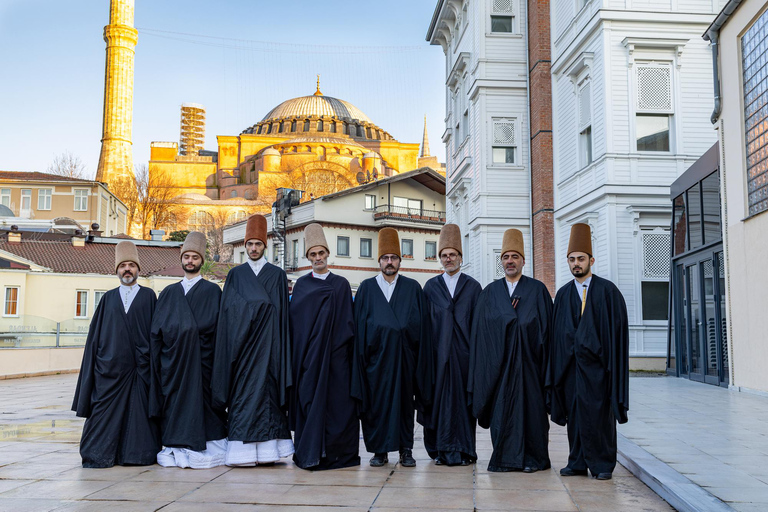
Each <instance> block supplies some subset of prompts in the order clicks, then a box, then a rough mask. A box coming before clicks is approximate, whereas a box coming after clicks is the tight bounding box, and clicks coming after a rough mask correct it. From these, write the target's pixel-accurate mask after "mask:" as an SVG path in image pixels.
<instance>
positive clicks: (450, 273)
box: [420, 224, 482, 466]
mask: <svg viewBox="0 0 768 512" xmlns="http://www.w3.org/2000/svg"><path fill="white" fill-rule="evenodd" d="M437 255H438V257H439V258H440V261H441V262H442V264H443V268H444V269H445V273H444V274H442V275H439V276H436V277H433V278H432V279H430V280H429V281H427V284H426V285H425V286H424V296H425V297H426V299H427V310H428V311H429V319H430V331H431V334H432V340H433V347H432V358H433V363H432V365H433V368H434V371H435V387H434V393H433V395H432V410H431V411H430V412H429V414H426V415H425V416H424V418H423V420H422V421H420V423H422V424H423V425H424V447H425V448H426V449H427V453H429V456H430V457H432V458H433V459H435V462H436V464H438V465H443V464H445V465H448V466H456V465H462V466H467V465H469V464H471V463H473V462H474V461H475V460H477V453H476V451H475V424H476V420H475V418H474V416H472V411H471V409H470V408H469V407H467V376H468V372H469V339H470V327H471V326H472V315H473V312H474V311H475V305H476V303H477V298H478V296H479V295H480V292H481V291H482V287H481V286H480V283H478V282H477V281H475V280H474V279H472V278H471V277H469V276H468V275H466V274H464V273H462V272H461V263H462V253H461V232H460V230H459V226H457V225H456V224H446V225H445V226H443V228H442V229H441V230H440V238H439V240H438V242H437Z"/></svg>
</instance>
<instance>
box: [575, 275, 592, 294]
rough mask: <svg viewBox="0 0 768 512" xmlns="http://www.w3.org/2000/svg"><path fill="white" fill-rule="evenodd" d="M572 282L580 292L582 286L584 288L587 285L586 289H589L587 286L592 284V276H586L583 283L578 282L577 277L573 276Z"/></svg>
mask: <svg viewBox="0 0 768 512" xmlns="http://www.w3.org/2000/svg"><path fill="white" fill-rule="evenodd" d="M573 284H575V285H576V289H577V290H578V291H579V292H581V289H582V288H584V287H585V286H586V287H587V289H589V287H590V286H592V276H589V277H588V278H586V279H585V280H584V282H583V283H580V282H579V281H578V280H577V279H576V278H575V277H574V278H573Z"/></svg>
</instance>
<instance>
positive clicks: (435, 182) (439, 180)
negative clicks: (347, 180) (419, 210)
mask: <svg viewBox="0 0 768 512" xmlns="http://www.w3.org/2000/svg"><path fill="white" fill-rule="evenodd" d="M407 179H411V180H414V181H416V182H418V183H421V184H422V185H424V186H425V187H427V188H428V189H430V190H434V191H435V192H437V193H438V194H443V195H445V178H444V177H443V176H442V175H441V174H440V173H439V172H437V171H435V170H434V169H432V168H430V167H421V168H419V169H415V170H413V171H408V172H403V173H400V174H395V175H394V176H387V177H384V178H380V179H378V180H375V181H371V182H370V183H366V184H364V185H359V186H357V187H352V188H348V189H346V190H341V191H339V192H335V193H333V194H328V195H325V196H322V197H320V198H319V199H321V200H323V201H327V200H329V199H335V198H337V197H343V196H346V195H349V194H355V193H357V192H361V191H363V190H368V189H371V188H376V187H378V186H380V185H384V184H386V183H396V182H398V181H402V180H407ZM316 199H317V198H316Z"/></svg>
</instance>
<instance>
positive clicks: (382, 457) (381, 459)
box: [371, 453, 389, 468]
mask: <svg viewBox="0 0 768 512" xmlns="http://www.w3.org/2000/svg"><path fill="white" fill-rule="evenodd" d="M387 462H389V459H388V458H387V454H386V453H375V454H374V455H373V457H371V466H373V467H375V468H379V467H381V466H383V465H384V464H386V463H387Z"/></svg>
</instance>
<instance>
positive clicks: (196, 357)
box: [150, 231, 227, 469]
mask: <svg viewBox="0 0 768 512" xmlns="http://www.w3.org/2000/svg"><path fill="white" fill-rule="evenodd" d="M205 245H206V239H205V235H204V234H203V233H200V232H198V231H192V232H190V233H189V234H188V235H187V238H186V240H185V241H184V245H183V246H182V248H181V264H182V268H183V269H184V279H182V280H181V281H180V282H178V283H176V284H173V285H171V286H168V287H167V288H166V289H164V290H163V291H162V292H161V293H160V298H159V299H158V300H157V306H156V308H155V316H154V318H153V320H152V334H151V344H152V361H153V363H154V364H153V373H154V375H153V377H154V379H153V386H152V393H151V397H152V401H151V408H150V414H151V415H152V416H153V417H156V418H159V419H160V421H161V434H162V441H163V445H164V448H163V450H162V451H161V452H160V453H158V454H157V463H158V464H160V465H161V466H178V467H181V468H186V467H191V468H194V469H205V468H212V467H215V466H221V465H222V464H224V456H225V454H226V450H227V439H226V437H227V423H226V415H224V414H223V413H222V412H221V411H218V412H217V411H214V410H213V407H212V405H211V371H212V367H213V349H214V341H215V338H216V322H217V320H218V318H219V302H220V301H221V288H219V287H218V286H217V285H215V284H213V283H211V282H209V281H206V280H205V279H203V277H202V276H201V275H200V269H201V268H202V266H203V262H204V261H205Z"/></svg>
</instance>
